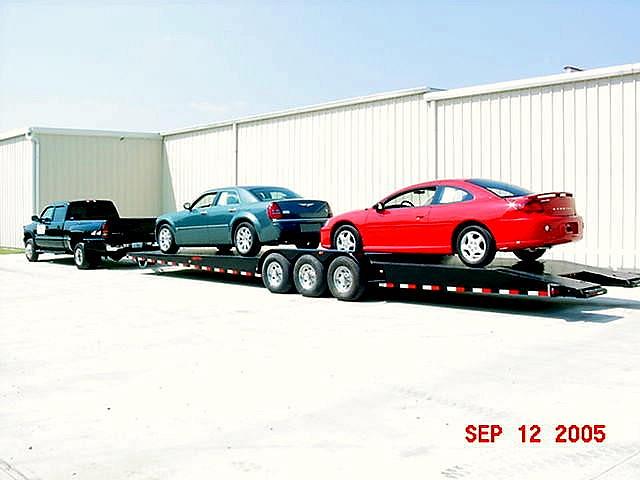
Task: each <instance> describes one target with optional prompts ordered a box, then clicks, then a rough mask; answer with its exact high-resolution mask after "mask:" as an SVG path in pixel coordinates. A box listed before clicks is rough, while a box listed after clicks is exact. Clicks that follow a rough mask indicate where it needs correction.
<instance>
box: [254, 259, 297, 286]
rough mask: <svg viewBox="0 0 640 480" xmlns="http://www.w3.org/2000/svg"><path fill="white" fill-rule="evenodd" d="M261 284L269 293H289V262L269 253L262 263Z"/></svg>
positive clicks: (290, 284) (290, 282)
mask: <svg viewBox="0 0 640 480" xmlns="http://www.w3.org/2000/svg"><path fill="white" fill-rule="evenodd" d="M261 273H262V283H263V284H264V286H265V287H267V289H268V290H269V291H270V292H271V293H291V291H293V283H292V281H291V262H290V261H289V260H287V259H286V258H285V257H284V256H283V255H281V254H279V253H270V254H269V255H267V258H266V259H265V260H264V262H263V263H262V272H261Z"/></svg>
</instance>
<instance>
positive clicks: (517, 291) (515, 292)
mask: <svg viewBox="0 0 640 480" xmlns="http://www.w3.org/2000/svg"><path fill="white" fill-rule="evenodd" d="M509 293H510V294H511V295H520V290H514V289H511V290H509Z"/></svg>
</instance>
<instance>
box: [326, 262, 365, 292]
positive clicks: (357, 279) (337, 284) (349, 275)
mask: <svg viewBox="0 0 640 480" xmlns="http://www.w3.org/2000/svg"><path fill="white" fill-rule="evenodd" d="M327 284H328V286H329V290H330V291H331V295H333V296H334V297H336V298H337V299H338V300H344V301H347V302H353V301H355V300H358V299H359V298H360V297H362V295H363V294H364V292H365V288H366V282H365V281H364V278H363V277H362V273H361V270H360V265H358V262H356V261H355V260H354V259H353V258H351V257H346V256H341V257H337V258H335V259H334V260H333V261H332V262H331V264H330V265H329V269H328V271H327Z"/></svg>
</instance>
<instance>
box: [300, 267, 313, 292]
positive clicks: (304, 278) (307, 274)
mask: <svg viewBox="0 0 640 480" xmlns="http://www.w3.org/2000/svg"><path fill="white" fill-rule="evenodd" d="M298 280H299V281H300V285H302V286H303V287H304V288H305V289H306V290H311V289H312V288H313V287H315V285H316V283H317V281H318V276H317V275H316V270H315V269H314V268H313V267H312V266H311V265H309V264H308V263H305V264H304V265H302V266H301V267H300V270H299V271H298Z"/></svg>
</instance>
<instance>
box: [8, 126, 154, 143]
mask: <svg viewBox="0 0 640 480" xmlns="http://www.w3.org/2000/svg"><path fill="white" fill-rule="evenodd" d="M38 134H43V135H81V136H85V137H117V138H143V139H144V138H146V139H155V140H161V136H160V134H159V133H149V132H127V131H116V130H85V129H80V128H49V127H26V128H16V129H13V130H8V131H6V132H0V141H2V140H9V139H12V138H17V137H21V136H23V135H24V136H28V135H38Z"/></svg>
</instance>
